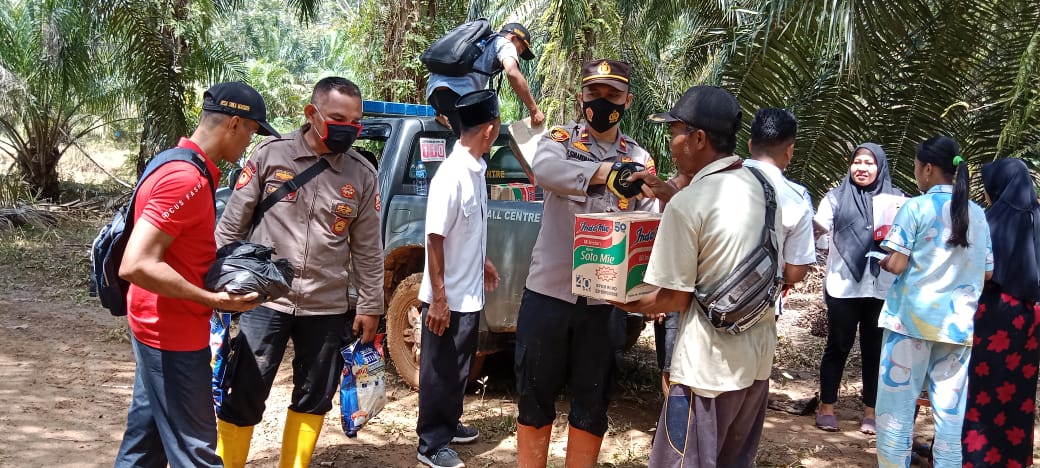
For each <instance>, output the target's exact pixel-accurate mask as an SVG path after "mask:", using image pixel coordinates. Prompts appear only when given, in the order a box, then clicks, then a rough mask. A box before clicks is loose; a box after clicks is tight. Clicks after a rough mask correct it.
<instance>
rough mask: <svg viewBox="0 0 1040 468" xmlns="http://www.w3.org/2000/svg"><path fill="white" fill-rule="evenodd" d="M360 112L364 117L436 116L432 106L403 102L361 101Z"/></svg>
mask: <svg viewBox="0 0 1040 468" xmlns="http://www.w3.org/2000/svg"><path fill="white" fill-rule="evenodd" d="M361 110H362V112H363V113H364V114H365V115H375V116H385V117H407V116H414V117H433V116H434V115H436V112H435V111H434V110H433V106H427V105H425V104H406V103H403V102H387V101H362V103H361Z"/></svg>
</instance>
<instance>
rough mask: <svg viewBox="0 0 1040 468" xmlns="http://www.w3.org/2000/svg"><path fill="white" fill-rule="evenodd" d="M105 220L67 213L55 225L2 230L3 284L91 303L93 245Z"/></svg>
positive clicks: (0, 278) (0, 261)
mask: <svg viewBox="0 0 1040 468" xmlns="http://www.w3.org/2000/svg"><path fill="white" fill-rule="evenodd" d="M103 222H104V221H103V220H102V219H101V218H100V217H97V216H91V217H89V219H76V218H73V217H72V216H70V215H66V216H62V217H61V218H59V220H58V222H57V224H56V225H55V226H50V227H47V226H44V227H39V226H32V225H26V226H22V227H19V228H12V229H0V285H3V286H4V289H6V290H8V291H11V290H15V289H19V288H21V289H25V290H28V289H30V288H31V289H32V291H27V292H31V293H33V294H35V295H36V296H37V297H39V298H41V299H64V300H69V301H74V302H76V303H78V304H84V303H89V302H90V301H92V300H93V299H92V298H90V297H88V295H87V288H88V286H89V274H90V244H91V242H92V241H93V240H94V237H95V236H96V235H97V231H98V229H99V227H100V225H101V224H102V223H103ZM33 285H35V286H33Z"/></svg>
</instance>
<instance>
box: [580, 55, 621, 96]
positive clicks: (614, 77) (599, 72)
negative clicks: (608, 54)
mask: <svg viewBox="0 0 1040 468" xmlns="http://www.w3.org/2000/svg"><path fill="white" fill-rule="evenodd" d="M631 72H632V66H631V65H629V64H627V63H625V62H619V61H617V60H607V59H599V60H589V61H588V62H585V63H583V64H582V65H581V86H582V87H585V86H588V85H591V84H596V83H603V84H606V85H610V86H613V87H614V88H615V89H618V90H620V91H628V87H629V76H630V74H631Z"/></svg>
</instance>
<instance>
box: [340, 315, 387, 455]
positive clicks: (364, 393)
mask: <svg viewBox="0 0 1040 468" xmlns="http://www.w3.org/2000/svg"><path fill="white" fill-rule="evenodd" d="M385 342H386V335H383V334H379V335H376V338H375V340H373V341H372V342H371V343H369V344H362V343H361V340H360V339H359V340H357V341H354V342H353V343H351V344H350V345H348V346H346V347H344V348H343V349H341V350H340V354H342V355H343V362H344V365H343V383H342V385H341V386H340V389H339V404H340V412H341V419H342V423H343V433H344V434H346V435H347V437H357V433H358V431H359V430H361V428H362V427H363V426H364V425H365V423H367V422H368V421H371V420H372V418H374V417H376V415H378V414H379V412H380V411H382V410H383V406H385V405H386V403H387V397H386V358H385V351H384V347H383V344H384V343H385Z"/></svg>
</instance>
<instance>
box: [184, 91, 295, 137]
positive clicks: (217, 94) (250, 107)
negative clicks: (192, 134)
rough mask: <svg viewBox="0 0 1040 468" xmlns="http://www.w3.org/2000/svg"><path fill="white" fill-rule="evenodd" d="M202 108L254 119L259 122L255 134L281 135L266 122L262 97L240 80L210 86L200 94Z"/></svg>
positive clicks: (265, 111)
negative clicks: (258, 127)
mask: <svg viewBox="0 0 1040 468" xmlns="http://www.w3.org/2000/svg"><path fill="white" fill-rule="evenodd" d="M202 110H207V111H211V112H219V113H221V114H227V115H237V116H239V117H245V118H247V119H252V120H255V121H256V123H258V124H260V129H259V130H257V131H256V134H257V135H274V136H276V137H281V135H280V134H278V131H277V130H275V129H274V127H272V126H271V124H269V123H267V106H265V105H264V98H263V96H261V95H260V93H258V92H257V91H256V90H255V89H253V87H252V86H249V85H247V84H245V83H243V82H241V81H229V82H227V83H219V84H215V85H213V86H211V87H210V88H209V89H207V90H206V92H205V93H204V94H203V95H202Z"/></svg>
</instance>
